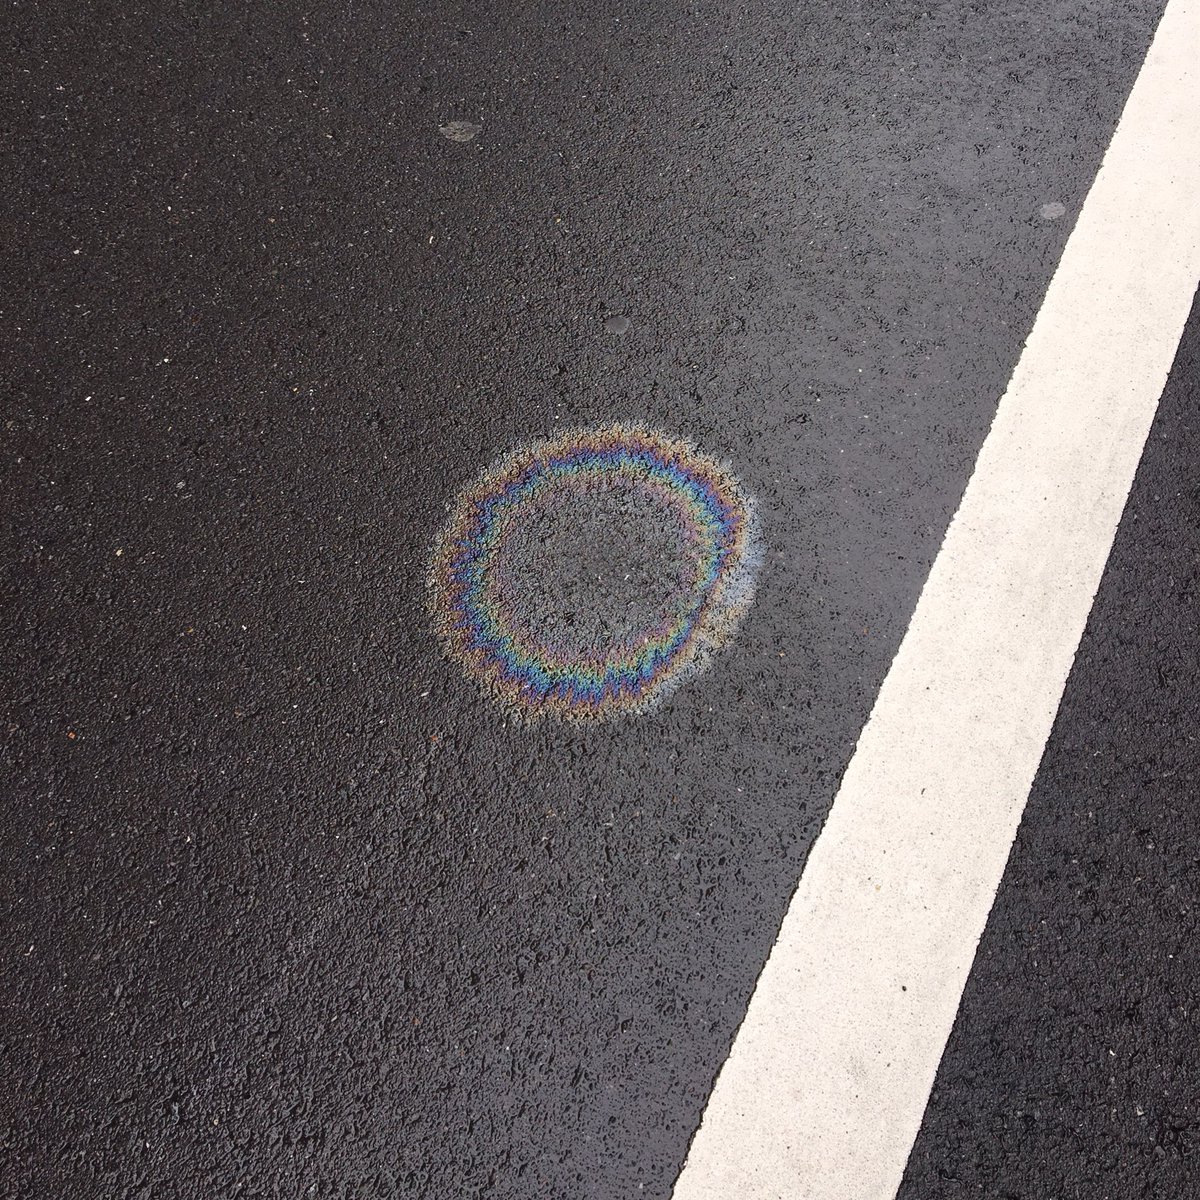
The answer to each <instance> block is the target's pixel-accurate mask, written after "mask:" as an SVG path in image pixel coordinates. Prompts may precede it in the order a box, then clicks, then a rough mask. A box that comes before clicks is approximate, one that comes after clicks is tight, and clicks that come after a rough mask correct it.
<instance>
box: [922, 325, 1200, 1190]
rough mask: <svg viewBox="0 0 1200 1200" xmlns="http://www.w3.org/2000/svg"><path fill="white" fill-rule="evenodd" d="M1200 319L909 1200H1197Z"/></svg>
mask: <svg viewBox="0 0 1200 1200" xmlns="http://www.w3.org/2000/svg"><path fill="white" fill-rule="evenodd" d="M1198 413H1200V305H1198V306H1197V307H1195V308H1194V309H1193V311H1192V315H1191V319H1190V321H1189V323H1188V327H1187V329H1186V330H1185V332H1184V336H1183V340H1182V343H1181V345H1180V349H1179V353H1178V355H1177V357H1176V360H1175V365H1174V368H1173V370H1172V373H1171V379H1170V382H1169V383H1168V385H1167V388H1166V391H1165V392H1164V394H1163V398H1162V401H1161V403H1160V405H1159V411H1158V415H1157V418H1156V421H1155V424H1154V427H1153V429H1152V430H1151V433H1150V437H1149V439H1148V441H1147V443H1146V451H1145V454H1144V456H1143V458H1142V462H1141V465H1140V467H1139V470H1138V475H1137V478H1136V480H1135V482H1134V486H1133V490H1132V492H1131V493H1130V497H1129V502H1128V504H1127V506H1126V509H1125V514H1124V516H1123V518H1122V521H1121V526H1120V529H1119V531H1118V534H1117V539H1116V542H1115V543H1114V546H1113V551H1112V555H1111V557H1110V558H1109V562H1108V567H1107V569H1106V571H1105V575H1104V580H1103V582H1102V584H1101V587H1100V590H1099V593H1098V594H1097V597H1096V602H1095V605H1094V607H1093V609H1092V613H1091V617H1090V619H1089V623H1088V628H1087V630H1086V632H1085V634H1084V637H1083V640H1082V642H1081V643H1080V647H1079V651H1078V653H1077V655H1076V659H1075V666H1074V669H1073V671H1072V674H1071V677H1070V680H1069V681H1068V684H1067V689H1066V693H1065V694H1064V697H1063V703H1062V707H1061V708H1060V709H1059V713H1058V717H1057V720H1056V723H1055V728H1054V732H1053V734H1052V735H1051V737H1050V741H1049V743H1048V744H1047V747H1046V752H1045V755H1044V757H1043V759H1042V764H1041V767H1040V770H1039V772H1038V776H1037V779H1036V781H1035V783H1034V787H1033V791H1032V793H1031V795H1030V799H1029V805H1028V807H1027V808H1026V810H1025V816H1024V821H1023V824H1022V826H1021V830H1020V832H1019V834H1018V837H1017V841H1016V845H1015V847H1014V850H1013V854H1012V858H1011V859H1010V861H1009V865H1008V870H1007V872H1006V874H1005V878H1004V882H1003V884H1002V885H1001V888H1000V892H999V895H998V897H997V900H996V905H995V908H994V909H993V912H992V916H991V919H990V921H989V924H988V928H987V931H986V933H985V934H984V937H983V940H982V942H981V943H980V948H979V954H978V957H977V958H976V960H975V966H974V969H973V971H972V974H971V979H970V982H969V984H968V986H967V990H966V993H965V995H964V997H963V1003H962V1007H961V1008H960V1010H959V1015H958V1020H957V1023H956V1026H955V1030H954V1034H953V1036H952V1038H951V1040H950V1044H949V1047H948V1049H947V1051H946V1056H945V1058H944V1059H943V1060H942V1064H941V1068H940V1070H939V1073H938V1077H937V1082H936V1084H935V1086H934V1091H933V1097H932V1100H931V1101H930V1105H929V1108H928V1110H927V1111H926V1114H925V1123H924V1127H923V1129H922V1131H921V1135H920V1137H919V1138H918V1140H917V1144H916V1147H915V1148H914V1150H913V1153H912V1156H911V1158H910V1160H909V1164H908V1173H907V1176H906V1179H905V1184H904V1186H903V1187H902V1188H901V1191H900V1196H899V1200H926V1198H927V1197H928V1198H929V1200H941V1198H942V1197H945V1198H947V1200H950V1198H954V1197H960V1196H994V1197H997V1198H998V1200H1010V1198H1017V1197H1019V1198H1022V1200H1023V1198H1024V1197H1033V1196H1036V1197H1045V1198H1046V1200H1134V1198H1137V1200H1142V1198H1145V1200H1157V1198H1158V1197H1161V1196H1179V1197H1191V1196H1195V1195H1197V1194H1198V1193H1200V1073H1198V1069H1197V1064H1200V1009H1198V1008H1197V999H1198V998H1200V949H1198V947H1200V939H1198V937H1197V934H1198V933H1200V928H1198V923H1197V902H1198V900H1200V807H1198V806H1197V803H1196V800H1197V797H1198V796H1200V720H1198V719H1197V718H1198V717H1200V702H1198V701H1197V697H1198V696H1200V642H1198V639H1197V636H1196V634H1197V628H1196V614H1197V609H1198V606H1200V481H1198V479H1197V475H1196V463H1197V461H1198V460H1200V416H1198V415H1197V414H1198Z"/></svg>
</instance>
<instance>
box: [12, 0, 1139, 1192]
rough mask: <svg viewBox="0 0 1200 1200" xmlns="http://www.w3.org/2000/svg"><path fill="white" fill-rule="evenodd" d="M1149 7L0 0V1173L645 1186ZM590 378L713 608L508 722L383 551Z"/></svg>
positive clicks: (604, 415) (992, 396)
mask: <svg viewBox="0 0 1200 1200" xmlns="http://www.w3.org/2000/svg"><path fill="white" fill-rule="evenodd" d="M1158 11H1159V6H1158V5H1157V4H1152V5H1150V6H1149V8H1148V9H1146V10H1142V9H1138V10H1132V9H1131V7H1130V6H1129V5H1128V4H1126V3H1124V0H1120V2H1118V0H1101V2H1099V3H1097V4H1095V5H1091V6H1089V7H1088V8H1087V9H1086V10H1078V11H1076V10H1072V11H1070V12H1065V11H1064V10H1063V6H1061V5H1057V4H1052V3H1050V2H1049V0H1039V3H1036V4H1032V5H1021V6H1009V5H1005V6H999V7H997V6H985V7H981V6H972V5H966V4H961V5H959V4H955V5H943V6H938V7H936V8H931V9H924V8H921V7H920V6H917V7H913V6H911V5H909V4H879V3H874V2H872V3H864V4H860V5H857V6H856V5H849V6H846V5H842V6H827V5H826V6H823V5H813V6H810V7H809V8H808V9H807V10H805V11H803V12H801V13H797V11H796V9H795V6H794V5H792V4H782V3H763V2H758V0H756V2H754V3H750V4H745V5H736V6H734V5H728V6H716V7H713V8H711V9H710V8H681V7H680V6H678V5H656V4H642V3H638V4H634V3H625V4H621V3H604V4H600V5H595V6H590V7H589V9H588V12H587V14H586V15H584V16H578V15H564V13H563V11H562V9H561V7H560V6H557V5H548V4H547V5H542V4H533V5H527V6H522V9H521V12H520V14H519V15H518V16H514V17H510V18H507V19H504V20H487V21H485V20H483V19H482V18H481V17H480V15H479V13H478V12H477V11H476V10H474V9H472V8H470V7H469V6H466V5H461V6H455V5H451V4H443V3H435V4H432V5H423V6H402V5H392V4H378V3H355V4H354V5H353V6H350V5H346V6H338V5H326V6H317V7H316V8H314V9H309V8H308V7H307V6H304V5H301V4H297V3H290V2H289V3H282V4H270V5H266V4H239V5H219V4H216V5H211V6H202V7H199V8H197V7H193V6H182V7H181V8H178V9H176V8H174V7H172V6H170V5H153V6H149V7H139V6H137V5H132V6H122V10H121V12H120V14H119V15H115V14H114V15H107V16H106V15H105V13H104V12H103V11H102V10H92V9H86V10H85V9H81V8H80V7H79V6H78V5H74V4H62V5H59V6H55V5H54V4H52V3H46V4H40V5H38V6H37V7H36V8H26V9H23V10H14V14H13V22H14V24H15V29H14V31H13V44H14V47H15V52H16V57H17V59H18V61H19V62H20V65H21V70H20V71H19V72H14V73H11V74H10V76H9V77H8V78H6V79H5V80H4V81H2V82H0V92H2V94H3V96H4V103H5V107H6V110H7V111H8V113H9V117H10V120H9V121H8V123H7V125H6V128H7V129H8V137H9V141H10V145H11V151H12V155H11V157H12V163H13V169H12V171H11V172H10V175H9V178H8V179H7V181H6V188H7V199H8V201H9V207H10V210H11V212H12V213H14V214H15V218H14V224H15V230H14V244H18V245H20V246H22V247H23V249H24V255H23V256H21V257H19V258H18V259H15V260H14V261H12V262H10V264H9V265H8V266H7V267H6V268H5V275H6V278H5V280H4V283H5V286H4V289H3V292H4V296H5V308H6V311H7V310H9V309H11V311H12V312H13V313H15V314H16V315H15V317H14V319H13V321H12V322H11V323H10V326H9V333H10V335H11V336H10V337H8V338H7V339H6V344H5V346H4V347H3V349H2V350H0V353H3V355H4V360H5V366H6V369H5V372H4V373H5V376H6V378H7V379H8V380H9V382H10V385H11V388H12V392H13V397H12V399H11V400H10V401H8V402H6V406H5V412H4V419H5V420H4V424H5V429H4V433H5V436H6V437H7V438H8V439H9V444H10V445H11V447H12V454H11V456H10V471H11V478H10V479H9V481H8V484H7V485H6V506H7V509H8V512H7V514H6V516H7V525H6V528H5V534H6V538H7V539H8V551H7V553H6V554H5V555H4V556H3V566H4V571H5V576H6V584H7V588H6V591H7V594H8V595H9V596H10V597H11V598H12V599H11V603H8V604H6V605H5V607H4V610H3V617H4V620H5V623H6V635H5V637H4V638H3V643H2V645H0V653H3V655H4V656H5V665H6V668H7V670H6V673H5V674H6V678H9V679H11V680H12V687H11V693H10V697H9V700H8V702H7V704H6V713H5V724H4V731H5V738H6V742H5V777H6V778H5V786H4V788H3V792H4V798H5V799H4V803H5V809H4V812H3V817H2V830H0V832H2V834H3V851H4V856H5V861H6V869H5V870H4V872H3V875H2V878H0V889H2V893H0V897H2V903H3V911H4V922H5V930H6V934H7V935H8V937H9V940H10V944H11V945H12V946H13V947H16V948H17V951H16V953H15V956H14V959H13V961H12V963H11V966H10V969H9V970H7V971H6V972H5V973H4V977H3V980H2V981H0V1003H2V1006H3V1012H2V1015H3V1019H4V1030H5V1033H4V1043H3V1053H4V1066H5V1074H6V1076H7V1077H8V1078H9V1079H11V1080H12V1081H13V1086H12V1087H11V1088H9V1089H7V1093H8V1094H7V1095H6V1096H5V1097H3V1098H0V1104H2V1105H3V1106H4V1113H5V1115H4V1122H3V1124H4V1128H5V1130H6V1132H5V1134H4V1141H3V1145H2V1146H0V1152H2V1153H3V1156H4V1164H3V1170H0V1195H3V1196H4V1197H5V1200H10V1198H12V1200H16V1198H19V1200H43V1198H44V1197H46V1196H55V1197H58V1198H61V1200H95V1197H97V1196H103V1197H121V1198H123V1200H124V1198H126V1197H130V1198H132V1197H143V1196H145V1197H149V1196H153V1197H155V1200H158V1198H159V1197H181V1198H184V1200H192V1198H195V1197H205V1198H207V1197H211V1196H220V1197H233V1196H244V1197H273V1196H289V1197H290V1196H301V1195H315V1196H321V1197H376V1196H381V1195H389V1196H390V1195H397V1196H401V1195H402V1196H406V1197H407V1196H412V1197H430V1198H431V1200H445V1198H446V1197H451V1196H462V1197H474V1196H503V1197H507V1198H512V1200H526V1198H528V1200H560V1198H561V1200H589V1198H594V1200H613V1198H614V1197H618V1196H638V1197H641V1196H645V1197H647V1198H650V1197H657V1198H660V1200H661V1198H662V1197H665V1196H666V1195H667V1194H668V1193H669V1190H670V1187H671V1182H672V1180H673V1179H674V1178H675V1176H676V1174H677V1172H678V1170H679V1168H680V1165H681V1163H682V1161H683V1158H684V1155H685V1152H686V1148H687V1144H688V1140H689V1138H690V1137H691V1135H692V1133H693V1131H694V1129H695V1127H696V1124H697V1122H698V1120H699V1116H700V1113H701V1110H702V1108H703V1105H704V1103H705V1101H706V1099H707V1096H708V1093H709V1089H710V1087H711V1084H712V1080H713V1077H714V1075H715V1073H716V1071H717V1069H718V1067H719V1064H720V1063H721V1061H722V1060H723V1059H724V1057H725V1055H726V1053H727V1050H728V1047H729V1044H730V1040H731V1039H732V1037H733V1034H734V1032H735V1030H736V1029H737V1026H738V1023H739V1021H740V1020H741V1017H742V1015H743V1013H744V1011H745V1006H746V1003H747V999H748V997H749V995H750V992H751V989H752V987H753V984H754V980H755V978H756V976H757V974H758V971H759V969H760V968H761V965H762V963H763V961H764V959H765V957H766V954H767V952H768V949H769V947H770V945H771V943H772V941H773V939H774V937H775V934H776V931H777V929H778V925H779V921H780V919H781V916H782V913H783V911H784V907H785V905H786V902H787V899H788V896H789V894H790V893H791V891H792V888H793V887H794V885H795V881H796V879H797V878H798V876H799V874H800V870H801V868H802V865H803V863H804V860H805V856H806V854H807V852H808V848H809V846H810V845H811V844H812V840H813V838H814V837H815V836H816V833H817V831H818V830H819V828H820V825H821V822H822V821H823V819H824V816H825V814H826V812H827V811H828V807H829V804H830V803H831V800H832V797H833V794H834V791H835V790H836V786H837V781H838V778H839V776H840V774H841V772H842V770H843V769H844V767H845V764H846V762H847V761H848V759H849V756H850V754H851V752H852V749H853V746H854V742H855V739H856V737H857V735H858V731H859V729H860V728H861V726H862V723H863V721H864V720H865V718H866V716H867V713H868V711H869V710H870V706H871V703H872V701H873V699H874V696H875V693H876V690H877V688H878V687H879V684H880V682H881V680H882V678H883V676H884V674H885V672H886V670H887V667H888V664H889V663H890V661H891V659H892V656H893V655H894V653H895V650H896V647H897V645H898V644H899V640H900V638H901V636H902V634H903V632H904V628H905V626H906V624H907V621H908V618H909V615H910V614H911V612H912V608H913V605H914V604H915V601H916V597H917V594H918V592H919V589H920V587H921V584H922V582H923V581H924V578H925V575H926V573H927V571H928V569H929V565H930V563H931V562H932V560H933V557H934V555H935V554H936V552H937V548H938V545H939V543H940V540H941V535H942V533H943V531H944V529H945V527H946V524H947V522H948V521H949V519H950V516H951V514H952V513H953V511H954V509H955V507H956V506H957V503H958V500H959V497H960V495H961V492H962V489H963V487H964V485H965V482H966V480H967V478H968V476H969V474H970V471H971V467H972V465H973V462H974V459H975V455H976V453H977V451H978V448H979V446H980V444H981V443H982V441H983V438H984V436H985V434H986V431H987V428H988V424H989V422H990V420H991V416H992V413H993V412H994V410H995V404H996V401H997V398H998V397H999V396H1000V394H1001V393H1002V392H1003V390H1004V387H1005V385H1006V384H1007V382H1008V379H1009V376H1010V374H1011V372H1012V368H1013V366H1014V364H1015V362H1016V359H1017V356H1018V353H1019V350H1020V343H1021V340H1022V338H1023V337H1024V335H1025V333H1026V331H1027V330H1028V329H1029V328H1030V327H1031V325H1032V323H1033V319H1034V316H1035V314H1036V311H1037V308H1038V305H1039V303H1040V299H1041V296H1042V294H1043V292H1044V289H1045V287H1046V284H1047V282H1048V280H1049V278H1050V274H1051V272H1052V270H1053V268H1054V265H1055V263H1056V262H1057V261H1058V257H1059V255H1060V253H1061V250H1062V245H1063V243H1064V241H1065V238H1066V236H1067V233H1068V231H1069V228H1070V224H1071V221H1072V219H1073V216H1074V214H1075V213H1076V212H1077V211H1078V206H1079V204H1080V203H1081V202H1082V200H1083V197H1084V196H1085V195H1086V192H1087V189H1088V187H1089V185H1090V183H1091V181H1092V179H1093V177H1094V175H1095V172H1096V169H1097V167H1098V165H1099V162H1100V158H1101V155H1102V153H1103V150H1104V147H1105V146H1106V145H1107V143H1108V140H1109V138H1110V136H1111V133H1112V130H1113V127H1114V125H1115V123H1116V120H1117V117H1118V115H1119V112H1120V109H1121V105H1122V102H1123V100H1124V97H1125V96H1126V94H1127V93H1128V90H1129V88H1130V86H1131V84H1132V81H1133V78H1134V76H1135V75H1136V73H1137V70H1138V68H1139V66H1140V63H1141V61H1142V56H1143V54H1144V52H1145V48H1146V46H1147V44H1148V42H1149V38H1150V35H1151V30H1152V28H1153V24H1154V21H1155V20H1156V18H1157V15H1158ZM452 121H464V122H467V123H469V124H472V125H478V126H479V127H480V128H479V131H478V132H477V134H476V135H475V136H474V137H473V138H472V139H471V140H470V141H453V140H448V139H447V138H446V137H445V136H443V135H441V134H440V133H439V132H438V130H439V128H440V127H442V126H444V125H447V124H448V123H449V122H452ZM1048 204H1049V205H1058V206H1061V208H1062V210H1063V211H1064V213H1065V215H1063V216H1062V217H1061V219H1057V220H1054V219H1044V218H1043V217H1042V216H1041V215H1040V214H1041V212H1042V210H1043V208H1045V206H1047V205H1048ZM1050 211H1051V212H1058V211H1059V209H1058V208H1051V209H1050ZM614 316H619V317H621V318H622V319H623V320H619V321H613V320H611V318H613V317H614ZM613 418H626V419H630V418H632V419H641V420H644V421H646V422H648V423H650V424H652V425H654V426H657V427H661V428H663V429H666V430H668V431H670V432H673V433H680V434H685V435H687V436H690V437H692V438H693V439H695V440H696V442H697V443H698V444H699V445H700V446H701V448H702V449H704V450H706V451H708V452H709V453H712V454H715V455H718V456H720V457H723V458H727V459H728V460H729V461H730V463H731V465H732V466H733V468H734V470H735V471H736V472H737V473H738V475H739V477H740V478H741V480H742V482H743V483H744V484H745V486H746V487H747V488H748V489H749V490H750V491H751V492H752V493H754V494H755V495H756V496H757V497H758V500H759V506H760V514H761V517H762V523H763V532H764V537H765V540H766V542H767V545H768V548H769V549H768V554H767V561H766V563H765V565H764V568H763V571H762V575H761V580H760V588H759V594H758V599H757V601H756V603H755V606H754V608H753V609H752V610H751V612H750V613H749V615H748V617H747V619H746V621H745V623H744V626H743V628H742V630H741V632H740V634H739V636H738V639H737V642H736V644H735V645H734V646H733V647H731V648H730V649H729V650H728V651H726V652H724V653H723V655H722V657H721V658H720V660H719V661H718V662H717V663H716V664H715V665H714V667H713V669H712V670H711V671H710V672H709V673H708V674H707V675H706V676H704V677H703V679H701V680H698V681H696V682H695V684H694V685H692V686H689V687H687V688H685V689H683V690H681V691H680V692H679V693H678V694H677V695H676V696H675V697H674V698H673V699H672V700H671V702H670V704H669V705H668V706H666V707H665V708H663V709H662V710H660V711H659V712H657V713H655V714H652V715H651V716H650V717H648V718H646V719H644V720H641V721H634V722H630V723H627V724H624V725H617V726H609V727H604V728H600V729H595V730H590V731H579V730H566V731H564V730H561V729H552V728H548V727H543V728H540V729H537V730H534V731H532V732H529V731H525V730H520V729H516V728H513V727H512V725H511V724H506V723H505V722H504V720H503V718H502V717H501V716H500V715H499V714H498V713H497V712H495V711H494V710H492V709H491V708H489V707H488V706H487V705H486V704H485V703H482V702H481V701H480V700H479V698H478V696H477V695H476V694H475V692H474V691H473V690H472V688H471V686H470V685H469V684H467V683H466V682H465V681H464V680H463V679H462V678H461V677H460V675H459V673H458V672H457V671H456V670H455V669H453V668H452V667H451V666H449V665H448V664H446V663H445V662H444V661H442V659H441V658H440V656H439V653H438V647H437V644H436V641H435V640H434V638H433V637H432V636H431V633H430V629H429V623H428V620H427V618H426V616H425V613H424V575H425V569H426V561H427V556H428V553H429V547H430V542H431V539H432V537H433V535H434V531H435V530H436V528H437V526H438V524H439V523H440V522H441V521H442V520H443V518H444V516H445V507H444V506H445V503H446V501H447V500H448V499H449V498H450V496H451V495H452V494H453V492H454V490H455V489H456V488H457V487H459V486H460V485H461V484H462V483H463V482H464V481H465V480H466V479H468V478H469V477H470V476H472V475H474V474H475V473H476V472H477V471H478V470H480V469H481V468H482V467H483V466H484V465H485V464H486V463H488V462H489V461H490V460H491V459H492V458H493V457H494V456H495V455H497V454H500V453H502V452H503V451H505V450H507V449H508V448H510V447H511V446H513V445H514V444H516V443H519V442H521V441H523V440H525V439H527V438H530V437H533V436H537V435H542V434H546V433H549V432H552V431H554V430H555V429H558V428H562V427H564V426H565V425H569V424H582V425H591V424H595V423H598V422H602V421H610V420H612V419H613Z"/></svg>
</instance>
